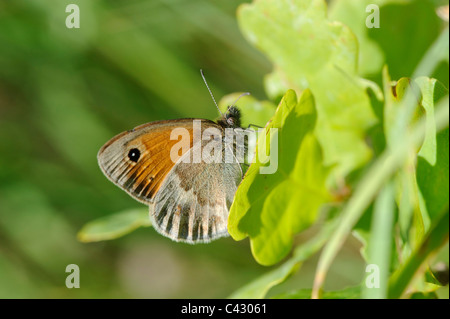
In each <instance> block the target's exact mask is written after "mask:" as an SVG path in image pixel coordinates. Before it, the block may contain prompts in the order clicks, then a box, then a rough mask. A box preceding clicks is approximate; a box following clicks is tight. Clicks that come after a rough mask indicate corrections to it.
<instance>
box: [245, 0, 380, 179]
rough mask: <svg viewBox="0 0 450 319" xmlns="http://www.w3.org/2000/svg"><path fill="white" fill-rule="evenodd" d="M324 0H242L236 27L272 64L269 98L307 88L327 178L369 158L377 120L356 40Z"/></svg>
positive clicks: (268, 88)
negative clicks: (368, 139) (370, 133)
mask: <svg viewBox="0 0 450 319" xmlns="http://www.w3.org/2000/svg"><path fill="white" fill-rule="evenodd" d="M326 11H327V10H326V4H325V1H323V0H309V1H308V0H307V1H297V2H292V1H287V0H279V1H269V0H260V1H256V2H254V3H253V4H245V5H242V6H241V7H240V9H239V12H238V19H239V24H240V27H241V29H242V31H243V33H244V35H245V36H246V37H247V39H248V40H249V41H250V42H251V43H253V44H254V45H255V46H256V47H257V48H259V49H260V50H261V51H263V52H264V53H265V54H266V55H267V56H268V57H269V59H270V60H271V61H272V62H273V64H274V72H273V73H272V74H271V75H269V76H268V77H267V78H266V88H267V91H268V93H269V94H271V97H277V96H279V95H280V93H281V92H284V91H286V90H287V89H295V90H296V91H297V93H298V92H300V91H302V90H304V89H307V88H309V89H311V91H312V92H313V94H314V96H315V99H316V107H317V113H318V121H317V125H316V128H315V134H316V136H317V138H318V141H319V143H320V145H321V147H322V149H323V157H324V164H325V165H327V166H332V167H333V168H332V169H333V173H332V175H331V176H332V177H331V179H330V180H329V181H327V182H329V183H332V184H338V183H339V182H342V178H343V177H345V175H346V174H347V173H349V172H350V171H352V170H354V169H355V168H357V167H360V166H361V165H362V164H364V163H366V162H367V160H368V159H370V157H371V154H372V153H371V151H370V149H369V148H368V147H367V145H366V143H365V141H364V137H365V132H366V130H367V129H368V128H370V127H371V126H373V125H374V124H375V122H376V117H375V115H374V113H373V111H372V108H371V105H370V100H369V97H368V95H367V92H366V85H365V84H364V83H362V82H361V81H360V79H359V78H358V76H357V70H356V66H357V60H358V43H357V41H356V38H355V36H354V35H353V34H352V32H351V31H350V29H349V28H348V27H346V26H344V25H342V24H340V23H336V22H332V21H329V20H328V19H327V18H326V15H327V12H326Z"/></svg>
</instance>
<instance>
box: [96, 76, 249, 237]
mask: <svg viewBox="0 0 450 319" xmlns="http://www.w3.org/2000/svg"><path fill="white" fill-rule="evenodd" d="M201 75H202V77H203V80H204V81H205V84H206V86H207V88H208V90H209V92H210V94H211V97H212V98H213V101H214V103H215V104H216V106H217V103H216V102H215V99H214V96H213V95H212V93H211V90H210V89H209V87H208V84H207V83H206V80H205V78H204V75H203V73H202V72H201ZM246 94H248V93H244V94H242V95H246ZM242 95H241V96H242ZM238 99H239V98H238ZM236 102H237V100H236ZM236 102H235V103H236ZM235 103H233V104H232V105H231V106H229V107H228V109H227V112H226V113H224V114H222V116H221V118H220V119H219V120H217V121H216V122H213V121H210V120H206V119H176V120H165V121H156V122H150V123H147V124H144V125H141V126H138V127H136V128H134V129H132V130H129V131H126V132H122V133H120V134H118V135H117V136H115V137H113V138H112V139H111V140H110V141H108V142H107V143H106V144H105V145H103V147H101V149H100V150H99V152H98V155H97V158H98V163H99V166H100V169H101V170H102V172H103V173H104V174H105V175H106V177H107V178H108V179H109V180H111V181H112V182H113V183H114V184H116V185H117V186H119V187H120V188H121V189H123V190H124V191H126V192H127V193H128V194H130V195H131V196H132V197H133V198H135V199H136V200H138V201H140V202H142V203H144V204H146V205H148V206H149V211H150V219H151V221H152V225H153V227H154V228H155V229H156V230H157V231H158V232H159V233H160V234H162V235H164V236H166V237H169V238H170V239H172V240H174V241H179V242H186V243H191V244H194V243H206V242H209V241H211V240H214V239H217V238H220V237H224V236H228V231H227V220H228V214H229V209H230V206H231V204H232V202H233V198H234V194H235V192H236V190H237V187H238V185H239V183H240V182H241V180H242V177H243V171H242V166H241V165H242V161H240V160H239V158H242V155H244V154H245V153H246V151H247V144H246V142H245V139H241V141H243V142H240V143H239V142H238V138H237V136H242V135H243V134H244V133H243V132H245V129H243V128H241V126H240V123H241V113H240V111H239V109H238V108H237V107H236V106H235V105H234V104H235ZM219 112H220V110H219ZM196 128H197V129H198V130H199V132H201V133H206V132H208V131H211V130H212V131H214V132H216V133H217V134H213V136H211V138H210V139H204V137H203V136H202V138H201V139H198V138H197V139H195V138H194V135H195V130H196ZM176 130H182V131H184V132H187V133H189V134H188V136H189V138H186V139H181V140H180V139H179V138H178V139H176V138H173V136H172V135H173V132H175V131H176ZM229 132H231V133H232V134H231V137H230V134H228V133H229ZM234 137H236V138H234ZM174 149H175V150H176V151H175V153H177V154H176V155H177V156H178V157H177V159H176V160H173V153H174ZM202 149H203V153H201V155H205V149H206V150H207V151H206V155H211V154H212V153H211V152H212V151H211V150H214V151H215V152H214V154H213V155H212V157H210V158H209V160H208V156H206V157H205V156H202V157H201V159H200V160H197V161H195V155H196V151H197V150H202ZM210 151H211V152H210ZM228 151H230V152H228ZM197 153H198V152H197ZM230 153H231V154H232V156H230V155H229V154H230ZM236 154H238V156H236ZM197 155H198V154H197ZM211 158H212V159H215V160H213V161H211Z"/></svg>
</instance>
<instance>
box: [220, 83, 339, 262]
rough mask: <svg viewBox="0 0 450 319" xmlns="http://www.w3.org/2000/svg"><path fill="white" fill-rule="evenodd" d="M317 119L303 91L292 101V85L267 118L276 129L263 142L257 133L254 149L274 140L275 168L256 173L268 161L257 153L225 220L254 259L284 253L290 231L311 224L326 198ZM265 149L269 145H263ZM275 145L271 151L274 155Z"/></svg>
mask: <svg viewBox="0 0 450 319" xmlns="http://www.w3.org/2000/svg"><path fill="white" fill-rule="evenodd" d="M315 122H316V112H315V107H314V99H313V97H312V95H311V93H310V92H309V90H305V91H304V92H303V94H302V96H301V98H300V101H299V102H297V96H296V94H295V92H294V91H293V90H289V91H288V92H287V93H286V95H285V96H284V97H283V99H282V101H281V102H280V105H279V106H278V108H277V111H276V113H275V115H274V117H273V119H272V121H271V122H270V123H269V124H268V126H267V130H268V131H267V132H270V129H274V128H277V129H278V133H277V134H274V133H271V134H270V139H267V141H265V139H264V137H265V135H264V134H260V136H259V138H258V141H257V148H256V154H258V153H259V149H264V146H265V145H264V144H263V143H268V141H270V143H271V144H270V145H271V146H272V145H275V144H274V143H275V142H274V141H276V139H277V140H278V144H279V148H278V169H277V171H276V172H275V173H274V174H261V169H264V168H267V165H273V164H274V163H273V162H274V161H275V159H271V161H270V163H268V164H267V163H266V164H264V163H262V162H260V158H259V157H258V156H257V158H256V162H255V163H253V164H252V165H251V166H250V168H249V169H248V171H247V173H246V177H245V178H244V180H243V181H242V183H241V184H240V186H239V188H238V190H237V192H236V195H235V199H234V201H233V205H232V206H231V210H230V216H229V219H228V230H229V232H230V234H231V236H232V237H233V238H234V239H235V240H241V239H243V238H245V237H246V236H249V237H250V243H251V249H252V253H253V256H254V257H255V259H256V260H257V261H258V262H259V263H261V264H263V265H271V264H274V263H276V262H278V261H280V260H281V259H282V258H283V257H285V256H286V255H287V254H288V253H289V251H290V249H291V246H292V240H293V236H294V235H295V234H296V233H299V232H300V231H302V230H304V229H306V228H307V227H309V226H310V225H312V224H313V223H314V222H315V220H316V217H317V214H318V210H319V207H320V206H321V205H322V204H323V203H325V202H327V201H330V200H331V196H330V194H329V193H328V192H327V189H326V188H325V179H326V176H327V173H328V169H326V168H324V166H323V165H322V153H321V149H320V146H319V144H318V143H317V140H316V138H315V137H314V135H313V130H314V125H315ZM266 149H268V147H267V148H266ZM276 152H277V150H276V149H270V153H271V155H272V154H276Z"/></svg>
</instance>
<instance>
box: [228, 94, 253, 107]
mask: <svg viewBox="0 0 450 319" xmlns="http://www.w3.org/2000/svg"><path fill="white" fill-rule="evenodd" d="M245 95H250V93H249V92H245V93H242V94H241V95H239V96H238V98H237V99H236V101H234V102H233V104H231V105H230V106H235V105H236V103H237V101H239V99H240V98H241V97H243V96H245Z"/></svg>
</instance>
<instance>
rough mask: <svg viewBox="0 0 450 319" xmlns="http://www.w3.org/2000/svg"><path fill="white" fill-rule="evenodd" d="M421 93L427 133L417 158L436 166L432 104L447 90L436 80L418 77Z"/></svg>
mask: <svg viewBox="0 0 450 319" xmlns="http://www.w3.org/2000/svg"><path fill="white" fill-rule="evenodd" d="M415 82H416V83H417V84H418V85H419V87H420V90H421V92H422V101H421V105H422V107H423V108H424V109H425V115H426V119H427V132H426V134H425V139H424V141H423V144H422V147H421V148H420V151H419V156H421V157H423V158H424V159H426V160H427V161H428V163H430V165H431V166H434V165H435V164H436V124H435V123H434V104H435V103H436V102H437V101H439V100H440V99H441V98H442V97H443V96H445V95H446V94H448V90H447V89H446V88H445V87H444V86H443V85H442V84H441V83H440V82H439V81H437V80H436V79H430V78H427V77H420V78H417V79H416V80H415Z"/></svg>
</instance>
